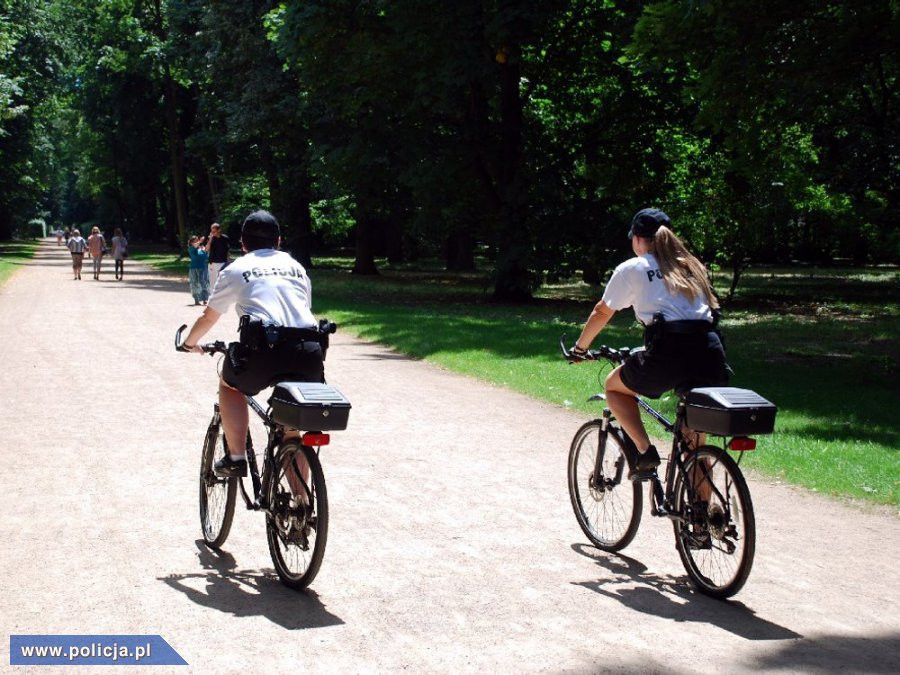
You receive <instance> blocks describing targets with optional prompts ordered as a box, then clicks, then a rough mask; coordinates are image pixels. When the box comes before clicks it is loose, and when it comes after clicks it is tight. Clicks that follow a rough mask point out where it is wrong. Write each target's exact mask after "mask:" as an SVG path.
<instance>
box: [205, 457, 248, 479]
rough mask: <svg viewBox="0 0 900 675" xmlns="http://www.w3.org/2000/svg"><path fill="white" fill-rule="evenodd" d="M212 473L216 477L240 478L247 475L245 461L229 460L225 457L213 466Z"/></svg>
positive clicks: (229, 458)
mask: <svg viewBox="0 0 900 675" xmlns="http://www.w3.org/2000/svg"><path fill="white" fill-rule="evenodd" d="M213 472H214V473H215V474H216V475H217V476H225V477H228V478H241V477H243V476H246V475H247V460H246V459H231V457H230V456H228V455H225V456H224V457H223V458H222V459H220V460H219V461H218V462H216V463H215V464H213Z"/></svg>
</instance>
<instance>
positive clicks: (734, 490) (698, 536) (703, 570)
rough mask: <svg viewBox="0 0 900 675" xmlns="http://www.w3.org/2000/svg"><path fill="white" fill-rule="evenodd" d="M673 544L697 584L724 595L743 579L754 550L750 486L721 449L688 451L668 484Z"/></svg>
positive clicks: (731, 592) (737, 587)
mask: <svg viewBox="0 0 900 675" xmlns="http://www.w3.org/2000/svg"><path fill="white" fill-rule="evenodd" d="M674 495H675V502H674V510H675V513H677V514H678V515H679V516H680V519H679V520H676V521H675V522H674V526H675V544H676V547H677V548H678V554H679V555H680V556H681V562H682V563H683V564H684V568H685V570H687V573H688V576H689V577H690V578H691V581H692V582H693V583H694V585H695V586H696V587H697V589H698V590H699V591H700V592H701V593H704V594H706V595H709V596H712V597H714V598H728V597H731V596H732V595H734V594H735V593H737V592H738V591H739V590H740V589H741V588H742V587H743V585H744V583H745V582H746V581H747V577H748V576H749V574H750V568H751V567H753V556H754V554H755V552H756V520H755V518H754V515H753V502H752V501H751V500H750V489H749V488H748V487H747V481H746V480H744V476H743V474H742V473H741V470H740V469H739V468H738V465H737V463H736V462H735V461H734V460H733V459H732V458H731V456H730V455H729V454H728V453H727V452H726V451H725V450H722V449H721V448H716V447H713V446H709V445H705V446H703V447H701V448H698V449H697V450H696V451H694V452H692V453H691V455H690V457H688V459H687V461H686V462H685V465H684V471H683V472H679V474H678V476H677V477H676V480H675V486H674Z"/></svg>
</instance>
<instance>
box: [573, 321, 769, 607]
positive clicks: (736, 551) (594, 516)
mask: <svg viewBox="0 0 900 675" xmlns="http://www.w3.org/2000/svg"><path fill="white" fill-rule="evenodd" d="M564 340H565V335H563V336H562V338H561V339H560V349H561V350H562V353H563V355H564V356H565V358H566V359H567V360H569V361H572V360H573V359H583V360H599V359H605V360H607V361H608V362H609V363H611V364H613V365H618V364H620V363H622V362H623V361H624V360H625V359H626V358H627V357H628V356H629V355H630V354H631V353H632V352H633V351H635V350H633V349H629V348H623V349H612V348H610V347H607V346H605V345H604V346H602V347H600V349H598V350H588V352H587V353H586V354H585V355H584V356H583V357H580V356H579V357H576V356H573V355H572V354H571V352H569V351H568V350H567V349H566V347H565V344H564ZM639 349H643V348H642V347H641V348H639ZM605 399H606V396H605V394H602V393H601V394H594V395H593V396H591V397H590V398H589V399H588V400H589V401H602V400H605ZM637 403H638V406H639V407H640V408H641V409H642V410H643V411H645V412H646V413H647V414H649V415H650V416H651V417H652V418H653V419H655V420H656V421H657V422H658V423H659V424H660V425H661V426H662V427H663V428H664V429H665V430H666V431H667V432H668V433H670V434H672V447H671V452H670V454H669V457H668V459H667V460H666V470H665V477H664V479H660V477H659V475H658V474H657V473H656V472H655V471H654V472H653V473H652V476H650V477H647V478H641V477H639V476H638V477H636V478H637V480H634V479H633V480H632V481H629V480H627V478H626V479H625V480H623V477H625V476H627V473H626V470H627V469H633V468H634V466H635V461H636V460H637V456H638V450H637V448H636V447H635V445H634V442H633V441H632V440H631V438H629V437H628V435H627V434H626V433H625V432H624V430H623V429H622V428H621V427H620V426H619V425H618V424H617V423H616V422H615V418H614V416H613V414H612V412H611V411H610V410H609V408H606V407H604V409H603V413H602V415H601V417H600V418H599V419H594V420H591V421H590V422H587V423H585V424H584V425H582V426H581V428H579V429H578V431H577V432H576V433H575V437H574V438H573V439H572V445H571V447H570V450H569V458H568V487H569V497H570V499H571V501H572V508H573V509H574V511H575V517H576V518H577V519H578V524H579V525H580V526H581V529H582V531H583V532H584V533H585V535H587V538H588V539H589V540H590V541H591V543H593V544H594V545H595V546H597V547H598V548H600V549H601V550H604V551H609V552H615V551H620V550H622V549H623V548H625V547H626V546H627V545H628V544H630V543H631V541H632V540H633V539H634V537H635V535H636V534H637V531H638V526H639V525H640V520H641V514H642V512H643V493H642V489H641V483H642V482H643V481H644V480H649V482H650V490H649V500H650V505H651V506H650V513H651V515H653V516H658V517H665V518H669V519H671V520H672V525H673V528H674V531H675V546H676V548H677V549H678V554H679V556H680V557H681V562H682V564H683V565H684V568H685V570H686V571H687V573H688V577H690V579H691V581H692V582H693V584H694V586H695V587H696V588H697V589H698V590H699V591H700V592H702V593H704V594H706V595H709V596H712V597H714V598H720V599H723V598H728V597H731V596H732V595H734V594H735V593H737V592H738V591H739V590H740V589H741V588H742V587H743V586H744V583H745V582H746V581H747V577H748V576H749V574H750V569H751V568H752V566H753V558H754V555H755V551H756V521H755V517H754V513H753V502H752V500H751V498H750V489H749V488H748V487H747V481H746V480H745V479H744V476H743V474H742V472H741V470H740V468H739V466H738V465H739V463H740V460H741V458H742V457H743V454H741V453H743V452H745V451H748V450H753V449H754V448H755V447H756V440H755V439H754V438H751V437H750V436H751V435H757V434H766V433H771V432H772V431H773V430H774V424H775V413H776V411H777V408H776V407H775V406H774V405H773V404H772V403H770V402H769V401H767V400H766V399H764V398H762V397H761V396H759V395H758V394H756V392H753V391H751V390H749V389H738V388H735V387H702V388H696V389H691V390H689V391H686V392H684V393H682V394H680V395H679V400H678V404H677V407H676V412H675V420H674V422H673V421H670V420H669V419H667V418H666V417H665V416H664V415H663V414H661V413H660V412H659V411H658V410H656V409H654V408H653V407H652V406H650V405H649V404H648V403H647V402H646V401H644V400H643V399H642V398H641V397H640V396H638V397H637ZM685 429H689V430H690V431H691V432H693V433H696V434H701V433H705V434H707V435H711V436H718V437H721V438H723V444H722V447H716V446H713V445H708V444H703V445H699V446H698V447H693V444H692V443H691V442H690V440H691V439H690V438H688V434H686V432H685V431H684V430H685ZM691 435H693V434H691ZM729 450H730V451H734V452H736V453H739V454H738V460H737V461H735V460H734V458H733V457H732V456H731V455H730V454H729V453H728V451H729ZM664 459H665V458H664ZM663 484H665V487H663Z"/></svg>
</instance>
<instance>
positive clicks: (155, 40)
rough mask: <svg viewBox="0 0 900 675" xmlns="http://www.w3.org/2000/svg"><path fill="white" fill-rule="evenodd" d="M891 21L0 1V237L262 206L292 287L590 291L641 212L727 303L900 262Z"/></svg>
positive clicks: (740, 12)
mask: <svg viewBox="0 0 900 675" xmlns="http://www.w3.org/2000/svg"><path fill="white" fill-rule="evenodd" d="M898 26H900V8H898V6H897V4H896V2H892V1H891V0H874V1H873V2H869V3H863V4H860V3H849V4H848V3H841V2H837V0H828V1H826V2H812V1H811V0H802V1H801V2H795V3H786V4H785V3H780V2H776V0H762V2H761V3H756V4H754V5H748V4H747V3H740V2H737V0H708V1H705V2H701V3H697V2H685V1H684V0H655V1H643V2H631V1H626V0H571V1H570V2H562V0H549V1H548V2H542V3H534V2H526V1H525V0H460V1H459V2H454V3H445V2H437V0H392V1H391V2H388V1H387V0H364V1H358V0H304V2H299V1H297V0H284V1H283V2H280V3H276V2H274V0H260V1H259V2H254V3H246V2H240V1H239V0H213V1H211V2H203V1H201V0H136V1H133V0H98V1H96V2H87V1H86V0H49V1H48V2H37V1H36V0H5V2H4V11H3V12H2V13H0V56H3V57H4V62H5V63H6V64H8V66H7V67H6V68H4V70H3V73H2V74H0V187H2V190H0V238H2V237H4V236H6V237H8V236H9V234H10V232H11V231H12V228H13V223H14V222H15V223H17V224H18V225H23V224H24V223H26V222H27V221H28V220H29V219H30V218H33V217H43V218H45V219H47V220H48V222H52V223H57V222H61V223H64V224H71V223H82V222H99V223H100V224H102V225H103V226H104V227H105V228H107V229H108V228H111V227H113V226H122V227H124V228H125V229H126V231H128V232H129V233H130V235H131V237H132V239H135V238H136V239H144V240H153V241H166V242H168V243H169V244H170V245H175V244H177V243H178V242H180V241H181V240H182V239H183V238H184V237H185V236H186V235H187V234H188V232H189V231H204V230H205V229H206V228H207V226H208V224H209V223H210V222H211V221H214V220H217V221H220V222H222V223H223V225H224V226H225V228H226V230H231V231H232V234H234V230H235V229H236V228H237V226H238V224H239V223H240V221H241V220H242V218H243V216H244V215H245V214H246V213H247V212H248V211H249V210H251V209H254V208H258V207H265V208H270V209H272V210H273V211H274V212H275V213H276V215H277V216H278V217H279V219H280V220H281V222H282V225H283V227H284V232H285V238H286V241H287V246H288V248H290V250H291V251H292V252H293V253H294V254H295V255H297V256H298V257H299V258H301V259H302V260H303V261H304V262H310V261H311V259H312V257H313V256H314V255H315V254H317V253H320V252H322V251H323V249H327V248H328V247H335V246H337V247H342V248H343V247H348V246H351V247H352V248H353V251H354V255H355V260H354V266H353V267H354V271H355V272H357V273H361V274H375V273H377V272H378V271H379V269H380V267H379V265H378V264H377V263H376V260H377V259H379V258H381V257H384V258H386V259H387V261H388V263H389V265H399V264H403V263H404V262H405V261H410V260H415V259H416V258H418V257H422V256H441V257H442V258H443V260H444V265H445V267H446V268H447V269H450V270H467V271H472V270H474V269H475V268H476V264H477V261H478V260H479V256H481V257H482V258H483V259H485V260H486V261H487V263H488V264H487V267H486V268H485V269H490V270H492V274H493V276H492V278H491V281H490V283H491V286H492V291H493V296H494V297H495V299H498V300H499V299H516V300H523V299H528V298H530V297H531V296H532V295H533V293H534V292H535V290H536V289H538V288H539V287H540V284H541V282H542V281H549V282H556V281H559V280H563V279H566V278H569V277H571V276H573V275H576V274H581V275H582V276H583V278H584V279H585V280H586V281H588V282H590V283H598V282H601V281H602V280H603V278H604V276H605V274H607V273H608V271H609V270H610V269H611V267H612V266H613V264H614V263H615V262H617V261H619V260H621V258H622V256H623V255H624V254H625V253H626V252H627V248H626V247H627V243H626V241H625V239H624V237H623V236H622V234H623V232H624V231H625V230H626V224H627V222H628V220H629V219H630V217H631V215H632V214H633V213H634V212H635V211H636V210H637V209H638V208H641V207H644V206H649V205H655V206H659V207H661V208H664V209H666V210H667V211H668V212H669V213H670V215H671V216H672V218H673V221H674V223H675V226H676V229H677V231H678V232H679V233H680V234H681V235H683V236H684V237H685V238H686V239H687V240H688V242H689V244H690V246H691V247H692V248H693V249H694V250H695V251H697V252H698V253H699V254H700V255H701V257H702V258H703V259H704V261H706V262H707V263H708V264H709V265H710V266H711V267H713V268H722V269H728V270H729V271H730V273H731V277H730V281H731V283H730V284H729V286H730V288H729V289H728V294H730V295H733V294H735V293H736V292H737V289H738V287H739V282H740V281H741V279H742V276H741V275H742V274H743V273H744V271H745V270H746V269H747V267H748V265H751V264H755V263H760V262H763V263H776V262H777V263H784V262H789V261H795V260H798V261H803V262H807V263H810V262H819V263H821V262H826V261H827V262H830V261H832V260H833V259H835V258H839V259H846V260H851V261H853V262H854V263H856V264H860V263H864V262H897V261H898V259H900V248H898V247H900V233H898V228H897V226H896V218H895V217H894V214H895V213H896V212H897V210H898V195H900V190H898V184H900V157H898V147H900V138H898V135H900V131H898V120H897V110H898V107H900V106H898V103H900V101H898V96H900V94H898V86H897V85H898V81H897V75H898V56H897V50H896V48H895V45H896V44H897V42H898V41H900V40H898Z"/></svg>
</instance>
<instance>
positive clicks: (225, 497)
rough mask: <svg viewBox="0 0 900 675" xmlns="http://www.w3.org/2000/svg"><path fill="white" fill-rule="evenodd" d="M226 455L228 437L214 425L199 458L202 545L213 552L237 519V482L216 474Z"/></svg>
mask: <svg viewBox="0 0 900 675" xmlns="http://www.w3.org/2000/svg"><path fill="white" fill-rule="evenodd" d="M226 451H227V445H226V443H225V434H224V433H223V432H222V429H221V427H220V426H219V425H218V424H217V423H216V422H215V421H213V422H211V423H210V425H209V429H207V431H206V439H205V441H204V443H203V454H202V456H201V458H200V528H201V529H202V530H203V541H205V542H206V544H207V545H208V546H210V547H212V548H219V547H220V546H221V545H222V544H224V543H225V540H226V539H227V538H228V534H229V532H231V523H232V520H233V519H234V502H235V499H236V496H237V478H223V477H221V476H216V475H215V473H214V472H213V464H215V461H216V459H217V458H219V457H224V456H225V452H226Z"/></svg>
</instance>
